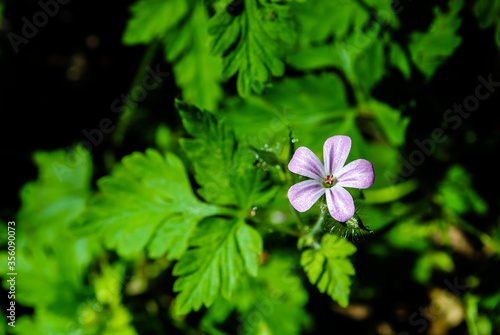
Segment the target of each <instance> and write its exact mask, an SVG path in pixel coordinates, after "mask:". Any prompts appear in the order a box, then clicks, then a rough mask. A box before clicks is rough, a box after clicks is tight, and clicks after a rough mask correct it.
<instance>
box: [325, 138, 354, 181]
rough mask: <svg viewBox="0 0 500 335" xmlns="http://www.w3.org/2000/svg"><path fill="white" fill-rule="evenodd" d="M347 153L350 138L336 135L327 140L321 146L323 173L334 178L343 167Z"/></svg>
mask: <svg viewBox="0 0 500 335" xmlns="http://www.w3.org/2000/svg"><path fill="white" fill-rule="evenodd" d="M349 151H351V138H350V137H349V136H344V135H336V136H333V137H330V138H329V139H327V140H326V141H325V144H324V145H323V159H324V161H325V173H326V174H327V175H334V176H335V173H336V172H337V171H339V170H340V169H341V168H342V167H343V166H344V164H345V161H346V160H347V156H349Z"/></svg>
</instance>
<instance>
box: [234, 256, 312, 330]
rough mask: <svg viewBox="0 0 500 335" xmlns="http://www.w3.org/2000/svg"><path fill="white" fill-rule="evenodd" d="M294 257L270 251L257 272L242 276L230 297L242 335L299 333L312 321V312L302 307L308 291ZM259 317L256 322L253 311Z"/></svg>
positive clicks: (305, 301)
mask: <svg viewBox="0 0 500 335" xmlns="http://www.w3.org/2000/svg"><path fill="white" fill-rule="evenodd" d="M295 267H296V259H294V258H292V257H290V256H289V255H286V254H285V253H282V252H274V253H271V254H270V255H269V262H268V263H266V264H265V265H263V266H261V267H260V269H259V276H258V277H256V278H248V277H247V278H245V279H246V280H242V285H241V289H240V290H238V294H237V295H235V296H234V298H233V299H232V300H231V302H233V304H234V305H235V307H236V310H237V311H238V313H239V315H240V317H239V320H240V322H241V324H240V327H239V329H241V333H242V334H243V335H257V334H262V330H263V329H264V330H266V331H267V332H266V333H265V334H274V335H279V334H288V335H293V334H302V333H304V330H307V329H308V328H309V326H310V325H311V321H312V320H311V315H309V314H308V313H307V311H306V309H305V306H306V303H307V300H308V294H307V290H306V289H305V288H304V285H303V281H302V280H301V278H300V277H299V276H298V275H297V273H296V272H295V271H294V270H295ZM256 314H257V315H259V316H260V318H259V321H260V322H258V323H257V322H255V318H254V316H255V315H256Z"/></svg>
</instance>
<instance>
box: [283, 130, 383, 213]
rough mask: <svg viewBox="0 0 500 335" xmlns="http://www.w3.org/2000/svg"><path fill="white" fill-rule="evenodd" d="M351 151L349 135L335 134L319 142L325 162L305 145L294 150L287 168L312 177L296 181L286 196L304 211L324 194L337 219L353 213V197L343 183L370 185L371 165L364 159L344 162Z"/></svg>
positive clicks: (372, 174)
mask: <svg viewBox="0 0 500 335" xmlns="http://www.w3.org/2000/svg"><path fill="white" fill-rule="evenodd" d="M349 151H351V138H350V137H349V136H343V135H337V136H333V137H330V138H329V139H327V140H326V142H325V144H324V146H323V158H324V160H325V165H323V164H322V163H321V161H320V160H319V158H318V157H317V156H316V155H315V154H314V153H313V152H312V151H311V150H309V149H308V148H306V147H300V148H298V149H297V150H296V151H295V154H294V155H293V157H292V160H291V161H290V163H289V164H288V169H289V170H290V171H292V172H293V173H296V174H299V175H301V176H305V177H309V178H312V179H310V180H305V181H302V182H300V183H297V184H295V185H293V186H292V187H290V189H289V190H288V199H289V200H290V203H291V204H292V206H293V207H294V208H295V209H296V210H297V211H299V212H305V211H307V210H308V209H309V208H311V207H312V205H314V203H315V202H316V201H318V199H319V198H320V197H321V196H322V195H323V194H325V196H326V204H327V205H328V211H329V212H330V214H331V215H332V217H333V218H334V219H335V220H337V221H340V222H346V221H347V220H349V219H350V218H352V217H353V215H354V201H353V199H352V196H351V194H350V193H349V192H348V191H346V190H345V189H344V187H354V188H368V187H370V186H372V185H373V181H374V179H375V173H374V172H373V165H372V163H370V162H369V161H367V160H366V159H357V160H355V161H353V162H351V163H349V164H347V165H346V166H344V164H345V161H346V160H347V156H349Z"/></svg>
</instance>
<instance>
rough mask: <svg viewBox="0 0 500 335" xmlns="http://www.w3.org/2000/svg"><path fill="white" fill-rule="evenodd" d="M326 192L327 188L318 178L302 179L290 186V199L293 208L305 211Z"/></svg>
mask: <svg viewBox="0 0 500 335" xmlns="http://www.w3.org/2000/svg"><path fill="white" fill-rule="evenodd" d="M323 193H325V188H324V187H323V186H322V185H321V184H320V183H319V182H317V181H316V180H305V181H301V182H300V183H297V184H295V185H293V186H292V187H290V189H289V190H288V199H289V200H290V203H291V204H292V206H293V208H295V209H296V210H298V211H299V212H305V211H307V210H308V209H309V208H311V207H312V205H314V203H315V202H316V201H318V199H319V198H320V197H321V196H322V195H323Z"/></svg>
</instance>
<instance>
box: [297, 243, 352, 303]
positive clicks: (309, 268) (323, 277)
mask: <svg viewBox="0 0 500 335" xmlns="http://www.w3.org/2000/svg"><path fill="white" fill-rule="evenodd" d="M354 252H356V247H355V246H354V245H353V244H352V243H350V242H349V241H347V240H345V239H342V238H340V237H338V236H336V235H331V234H326V235H324V236H323V238H322V240H321V245H320V246H319V247H318V248H317V249H307V250H305V251H304V252H302V257H301V260H300V264H301V265H302V266H303V267H304V270H305V272H306V273H307V277H308V278H309V281H310V282H311V283H312V284H314V285H316V286H317V287H318V289H319V291H320V292H321V293H324V292H326V293H328V295H329V296H330V297H331V298H332V299H333V300H335V301H337V302H338V303H339V305H341V306H342V307H346V306H347V305H348V304H349V294H350V292H351V279H350V277H349V276H352V275H354V273H355V271H354V267H353V266H352V263H351V261H350V260H349V258H347V257H348V256H350V255H352V254H353V253H354Z"/></svg>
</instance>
